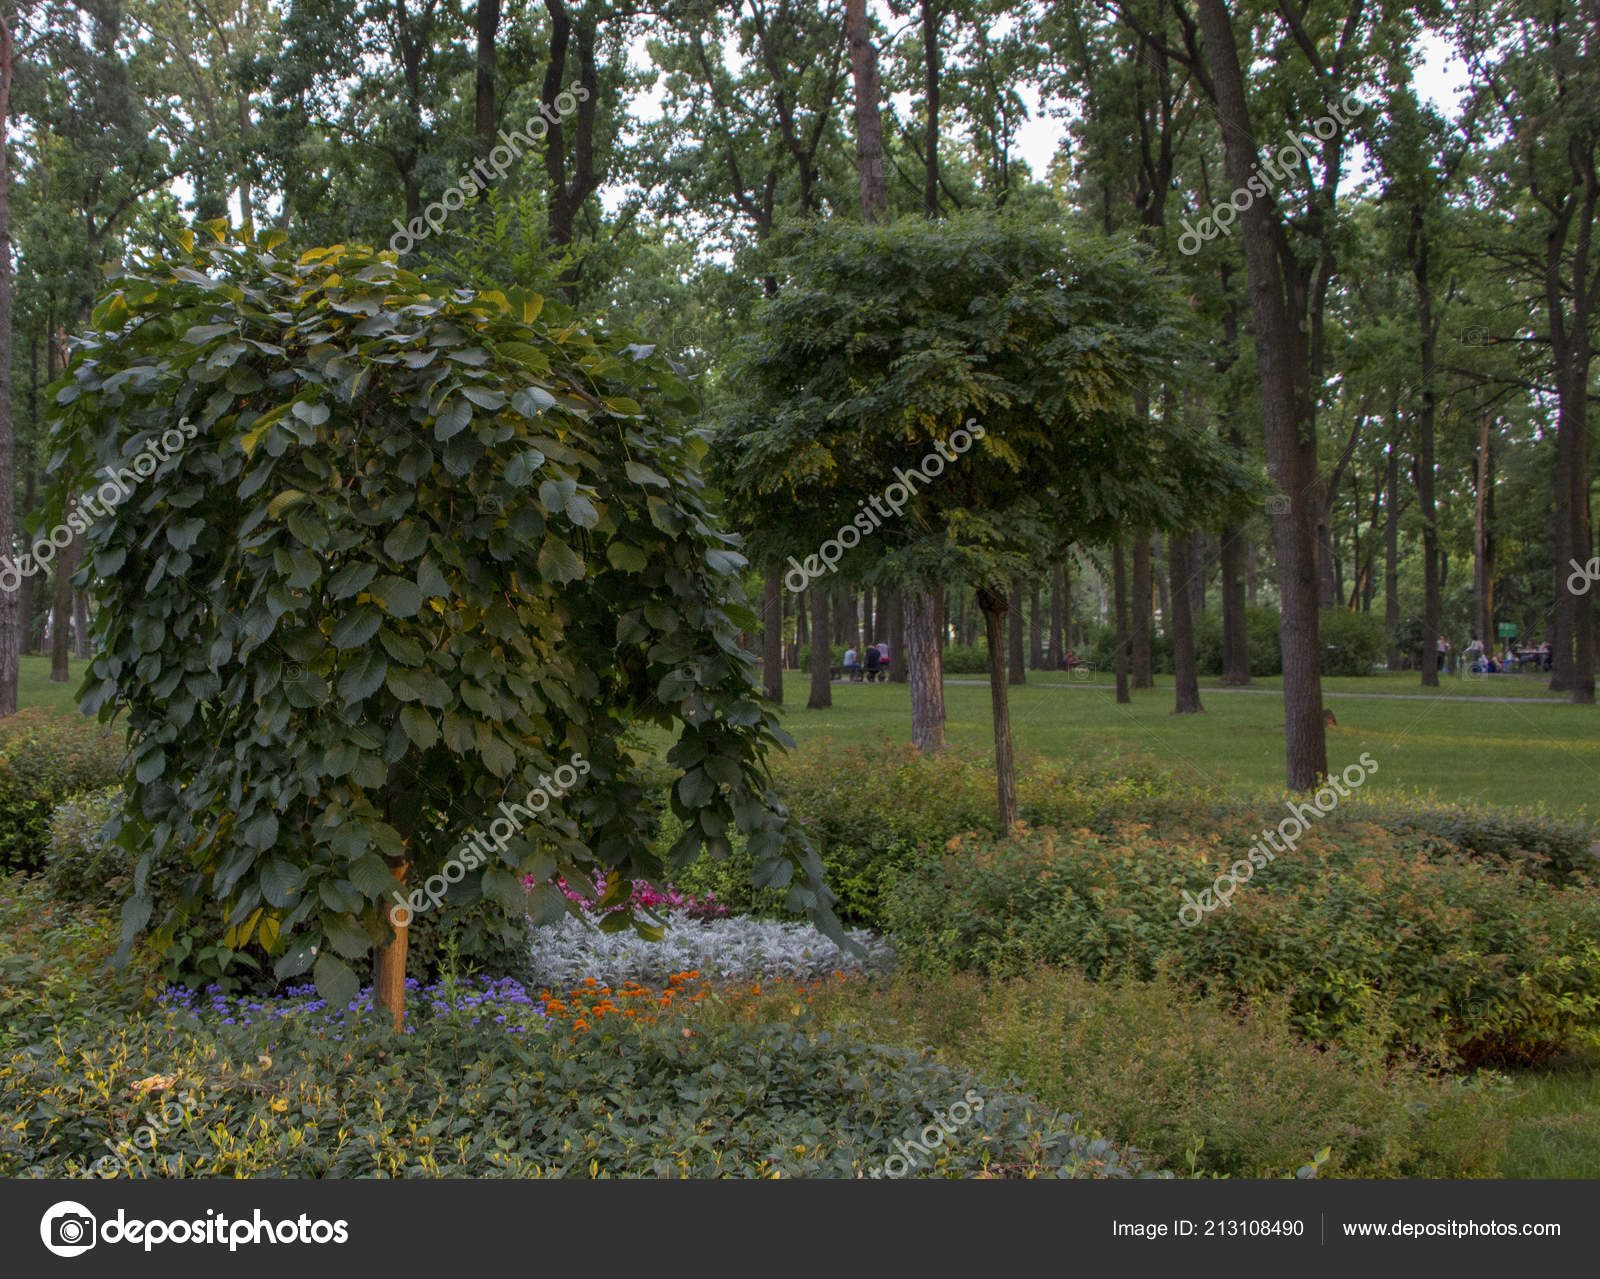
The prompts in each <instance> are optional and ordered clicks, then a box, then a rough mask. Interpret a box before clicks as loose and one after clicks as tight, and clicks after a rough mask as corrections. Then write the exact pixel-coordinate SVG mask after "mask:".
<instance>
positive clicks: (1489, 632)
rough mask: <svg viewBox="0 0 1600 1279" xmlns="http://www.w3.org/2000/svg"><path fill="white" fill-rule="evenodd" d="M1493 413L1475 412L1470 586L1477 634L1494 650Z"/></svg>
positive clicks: (1486, 411)
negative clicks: (1475, 481)
mask: <svg viewBox="0 0 1600 1279" xmlns="http://www.w3.org/2000/svg"><path fill="white" fill-rule="evenodd" d="M1493 420H1494V415H1493V414H1491V413H1490V412H1489V411H1488V410H1487V409H1485V410H1483V411H1482V412H1481V413H1479V414H1478V500H1477V502H1476V503H1475V504H1474V506H1473V512H1472V514H1473V519H1472V586H1473V593H1474V594H1475V595H1476V597H1477V603H1478V638H1480V639H1481V640H1482V641H1483V642H1484V645H1485V647H1486V648H1487V649H1488V650H1489V651H1490V652H1493V651H1494V644H1495V633H1494V534H1493V532H1492V530H1491V528H1490V526H1491V525H1492V524H1493V523H1494V438H1493V434H1492V432H1491V431H1490V426H1491V424H1492V423H1493Z"/></svg>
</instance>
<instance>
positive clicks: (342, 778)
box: [50, 224, 840, 1023]
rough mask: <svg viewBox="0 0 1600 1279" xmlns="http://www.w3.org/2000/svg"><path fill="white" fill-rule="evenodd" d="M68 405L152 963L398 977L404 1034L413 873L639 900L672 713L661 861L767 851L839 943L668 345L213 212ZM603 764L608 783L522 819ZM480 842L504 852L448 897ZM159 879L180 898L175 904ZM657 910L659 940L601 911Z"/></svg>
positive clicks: (587, 781)
mask: <svg viewBox="0 0 1600 1279" xmlns="http://www.w3.org/2000/svg"><path fill="white" fill-rule="evenodd" d="M54 402H55V404H56V405H57V406H58V407H57V414H58V420H57V423H56V428H55V431H56V443H57V456H56V460H55V462H54V464H53V469H54V470H55V473H56V476H57V478H58V492H57V496H56V502H57V509H56V511H55V512H54V513H52V515H51V516H50V518H52V519H54V518H57V517H58V516H60V515H61V514H62V510H61V505H62V503H63V502H64V500H65V494H66V493H67V492H68V491H72V492H78V493H92V492H94V491H95V490H96V486H98V485H104V486H105V487H104V488H103V489H101V492H102V493H104V497H103V498H102V501H101V503H99V504H97V506H96V510H95V512H93V513H91V514H90V515H89V516H88V517H87V519H88V522H89V529H88V533H87V539H86V540H87V556H86V559H87V563H86V564H85V567H84V570H83V572H84V574H85V576H86V578H87V579H88V580H90V581H91V582H92V583H93V585H94V588H95V590H96V591H97V593H98V595H99V597H100V605H101V606H100V608H99V609H98V611H97V614H96V630H97V640H98V643H97V651H98V656H97V657H96V659H95V660H94V662H93V663H92V666H91V668H90V671H89V674H88V675H87V677H86V680H85V683H84V687H83V690H82V698H83V706H84V709H85V710H86V711H88V712H95V711H98V712H99V714H100V716H101V718H102V719H107V718H110V717H111V716H113V715H114V714H116V713H118V712H124V713H125V714H126V718H127V726H128V730H129V744H130V756H129V761H128V769H127V772H128V777H127V786H126V790H127V799H126V807H125V810H124V813H123V816H122V819H121V826H120V833H119V834H118V836H117V837H118V838H119V840H120V841H121V843H122V844H123V845H124V846H125V847H127V848H128V849H130V850H131V851H132V853H133V854H135V855H136V856H137V859H138V860H137V870H136V873H135V877H134V881H135V882H134V890H133V895H132V896H131V898H130V899H129V900H128V901H127V903H126V904H125V907H124V911H123V947H122V955H123V956H124V957H126V955H127V954H128V953H129V951H130V949H131V946H132V945H133V944H134V941H135V939H136V938H137V937H138V936H139V935H140V934H141V933H142V932H145V931H147V930H148V931H150V932H151V933H152V934H153V936H154V939H155V941H156V942H157V943H158V944H159V943H161V942H162V941H164V940H165V941H170V940H171V938H172V937H173V936H174V935H175V933H176V932H177V931H178V930H179V929H187V930H189V931H190V932H191V933H192V931H193V929H194V927H195V926H196V924H197V923H198V924H199V925H200V926H201V927H202V928H203V929H209V930H210V932H211V935H212V936H214V937H215V938H216V939H218V942H219V944H221V945H222V946H223V947H224V948H225V953H231V952H235V951H242V950H243V949H244V948H245V946H246V945H247V943H254V944H255V945H256V946H258V947H259V948H261V949H263V950H265V951H266V952H267V954H268V955H270V956H271V957H272V960H273V964H274V969H275V973H276V975H277V977H278V978H280V979H287V978H290V977H294V976H296V975H297V974H301V973H304V972H306V971H307V970H310V971H312V972H313V974H314V976H315V980H316V983H317V987H318V989H319V991H320V992H321V993H322V994H323V995H324V996H325V997H326V998H327V999H328V1000H329V1001H330V1002H332V1003H335V1004H343V1003H345V1002H348V1001H349V1000H350V999H352V998H353V997H354V996H355V994H356V991H357V988H358V984H359V979H358V976H357V971H358V966H359V965H360V963H361V962H362V961H363V960H365V959H366V958H368V957H369V956H372V957H374V962H375V975H376V983H375V984H376V986H377V990H378V995H379V999H380V1001H381V1002H382V1003H383V1005H384V1006H385V1007H387V1008H389V1009H390V1010H391V1011H392V1012H393V1013H394V1015H395V1017H396V1020H397V1023H398V1020H399V1018H400V1016H401V1014H402V1009H403V999H404V978H405V954H406V937H407V926H406V925H405V924H400V925H398V926H397V925H396V924H395V923H394V922H392V921H391V913H390V903H391V901H392V899H393V895H394V894H395V893H396V892H400V891H402V890H403V889H404V887H405V886H406V885H407V883H408V880H409V882H413V883H414V882H416V881H417V880H419V879H422V878H424V877H428V876H433V875H436V874H443V875H444V878H445V879H448V880H449V881H450V882H451V883H452V884H453V885H454V886H453V887H452V888H451V889H450V900H452V901H454V902H460V903H463V904H465V903H469V902H470V901H472V900H475V899H476V898H477V896H478V895H479V894H482V895H483V896H484V897H487V898H489V899H492V900H493V901H495V902H498V903H499V904H500V905H501V906H503V907H504V908H505V916H506V917H505V921H504V924H505V928H506V929H507V930H514V929H518V928H522V927H525V922H524V917H525V912H527V911H531V913H532V914H533V915H534V917H535V918H536V919H544V920H549V919H553V918H556V917H558V916H559V914H560V912H561V911H562V910H563V909H565V908H566V899H565V897H564V896H563V895H562V894H561V893H560V892H559V891H558V890H557V889H556V888H555V887H554V886H553V881H554V879H555V877H556V876H557V875H560V876H563V877H564V878H565V880H566V882H567V883H568V884H571V885H575V886H577V887H579V888H582V887H583V886H584V885H586V884H588V883H589V882H590V881H591V876H592V875H593V873H594V872H595V871H597V870H598V871H602V872H604V873H605V875H606V881H605V882H606V888H605V900H606V901H608V902H612V903H623V902H626V901H627V900H628V897H629V895H630V891H631V887H632V883H633V881H635V880H638V879H645V880H658V881H659V880H660V879H661V878H662V877H663V876H664V875H665V874H666V873H668V865H664V864H663V859H662V858H661V857H659V856H658V855H656V854H655V853H654V852H653V851H652V840H651V823H650V817H649V813H650V806H649V804H648V803H647V802H646V799H647V796H646V785H647V780H648V779H647V774H646V771H645V770H646V765H647V762H648V761H647V760H646V758H645V757H644V753H643V752H641V751H639V750H638V749H637V748H636V747H635V746H633V745H630V743H632V742H634V741H636V737H635V736H634V734H633V730H635V729H637V728H638V727H640V726H643V725H648V724H654V725H657V726H660V727H661V728H665V729H668V730H671V731H672V732H673V733H674V735H675V741H674V744H673V745H672V747H671V750H670V752H669V755H668V760H669V762H670V763H671V764H673V765H674V766H675V767H676V768H678V769H681V770H682V775H681V777H679V778H678V779H677V780H676V783H675V785H674V786H673V788H672V792H671V806H672V809H673V811H674V812H675V813H676V814H677V815H678V816H679V817H681V818H682V819H683V821H684V823H685V831H684V834H683V837H682V838H681V840H679V841H678V843H677V844H676V845H675V846H674V847H673V848H672V849H671V850H670V851H669V853H668V854H667V856H666V858H665V861H666V863H668V864H670V866H671V867H678V866H681V865H682V864H684V863H686V862H687V861H689V860H691V859H692V858H694V857H695V856H697V855H698V854H699V853H701V852H702V851H704V850H709V851H710V853H711V854H712V855H714V856H716V855H724V856H725V855H726V854H727V853H728V851H729V836H730V833H731V832H732V831H733V830H735V829H737V830H739V831H742V832H745V833H746V834H747V835H748V836H749V846H750V848H751V850H752V851H753V853H754V855H755V860H756V877H757V879H758V881H759V882H761V883H764V884H773V885H784V884H789V885H790V890H789V904H790V906H791V907H792V908H794V909H797V910H802V909H803V910H806V911H807V912H809V913H810V914H811V916H812V918H813V919H814V920H815V921H816V922H817V923H818V925H819V926H821V927H823V928H824V930H825V931H827V932H828V933H829V934H830V935H832V936H835V937H838V936H839V935H840V933H839V928H838V924H837V921H836V920H835V918H834V915H833V912H832V909H831V902H832V897H831V895H830V894H829V893H828V891H827V890H826V889H825V888H824V887H823V885H822V883H821V878H820V874H821V865H820V861H819V859H818V858H817V856H816V854H815V853H814V852H813V851H812V850H811V848H810V847H809V846H808V845H807V844H806V843H805V842H804V840H803V839H802V838H801V837H799V836H798V835H797V834H796V833H794V832H793V831H792V830H791V828H790V827H789V825H788V822H787V816H786V813H785V811H784V809H783V807H782V805H781V803H780V801H779V799H778V796H777V794H776V792H775V791H774V789H773V787H772V783H771V777H770V774H769V772H768V769H767V763H766V759H767V755H768V752H769V751H770V750H771V749H772V748H773V747H774V746H775V745H787V744H788V739H787V738H786V737H785V735H784V734H783V732H782V730H781V729H780V728H779V727H778V726H777V723H776V721H775V719H774V717H773V715H772V713H771V712H770V711H768V710H767V709H765V708H764V707H763V706H762V705H761V702H760V698H759V692H758V688H757V685H756V682H755V676H754V671H753V664H752V661H751V659H750V658H749V657H748V656H747V655H746V654H744V653H743V652H742V651H741V650H740V647H739V644H738V639H737V632H738V629H739V628H740V627H749V626H750V625H751V624H752V622H753V618H752V617H751V616H750V614H749V612H748V610H747V609H746V608H745V607H744V606H743V603H742V598H741V596H740V595H739V589H740V588H739V585H738V572H739V570H740V569H741V568H742V566H743V564H744V560H743V558H742V557H741V556H740V555H739V554H738V553H737V552H736V550H735V549H733V546H732V539H730V538H729V536H728V535H726V534H723V533H721V532H719V531H718V530H717V529H716V528H715V527H714V525H713V522H712V517H711V515H710V513H709V511H708V508H707V505H706V502H705V499H704V497H703V492H702V486H701V481H700V478H699V475H698V462H699V459H700V456H701V454H702V453H703V452H704V448H705V443H704V440H703V439H702V438H701V437H700V436H699V435H697V434H696V433H695V432H693V431H690V430H689V429H687V427H686V420H687V415H688V413H689V412H690V411H691V410H692V409H693V408H694V406H695V401H694V397H693V395H692V394H691V391H690V388H689V387H688V386H687V385H686V384H685V383H684V382H683V381H682V380H680V378H679V377H678V375H677V373H676V372H675V370H674V369H673V367H672V366H671V365H670V364H669V363H668V362H667V361H666V360H664V359H662V358H661V357H660V356H658V355H655V354H654V353H653V352H652V350H651V349H650V348H648V347H643V346H640V345H638V344H636V343H628V342H627V341H626V339H624V338H620V337H614V336H607V335H605V334H602V333H599V332H596V331H595V330H594V329H592V328H590V327H586V326H585V325H583V324H580V323H579V322H577V321H576V320H575V318H574V316H573V315H572V314H571V313H570V312H569V311H567V310H566V309H565V308H564V307H563V306H562V305H561V304H560V303H559V302H558V301H556V300H554V299H545V298H542V297H540V296H537V295H535V294H533V293H530V292H513V293H511V294H500V293H495V292H483V293H474V292H470V291H465V290H450V289H448V288H443V287H439V286H435V285H432V284H430V283H429V281H427V280H426V279H423V278H421V277H419V276H417V275H415V274H412V273H411V272H408V271H405V270H401V269H400V268H399V267H398V266H397V265H396V262H395V259H394V256H393V255H392V254H389V253H375V252H373V251H371V250H369V249H366V248H361V247H345V246H334V247H332V248H325V249H317V250H312V251H310V252H307V253H305V254H304V255H302V256H298V257H296V256H292V255H286V254H284V253H283V251H282V238H281V235H280V234H279V233H276V232H269V233H264V234H263V235H262V236H261V237H259V238H258V239H257V240H256V241H254V242H252V243H238V242H234V241H232V240H230V239H229V238H228V237H227V233H226V231H225V229H224V228H223V227H222V226H221V225H220V224H210V225H207V226H206V227H203V228H201V229H200V230H199V231H198V233H195V234H191V233H185V234H183V235H182V236H181V237H179V244H178V245H177V246H176V247H175V248H174V250H173V252H172V253H171V255H170V256H169V257H168V258H165V259H161V260H150V261H146V262H143V263H141V264H139V265H137V266H136V267H134V268H132V269H131V270H129V271H128V272H127V273H126V274H125V275H124V276H123V277H122V278H120V279H119V280H118V281H116V282H115V284H114V285H113V287H112V288H111V289H110V290H109V291H108V293H107V294H106V295H105V296H104V297H103V299H102V300H101V301H100V303H99V305H98V307H97V309H96V311H95V316H94V330H93V332H92V334H91V336H90V337H88V338H87V339H86V340H85V341H84V342H83V344H82V345H81V347H80V349H79V351H78V352H77V354H76V357H75V358H74V360H73V362H72V364H71V367H70V368H69V370H68V372H67V374H66V375H65V376H64V377H63V379H62V381H61V382H60V383H58V384H57V387H56V388H55V394H54ZM108 476H120V478H119V480H118V483H117V484H111V483H109V482H108V480H107V477H108ZM120 490H125V491H121V492H120V497H118V496H114V495H116V494H118V493H119V491H120ZM574 755H577V756H581V757H582V759H583V762H584V763H585V764H587V765H588V767H589V770H590V771H589V773H588V775H587V776H584V777H583V778H582V780H581V782H579V783H577V784H576V785H574V786H573V787H572V788H571V789H570V790H568V791H567V792H566V793H565V794H559V792H560V790H561V787H559V786H557V787H555V788H554V790H555V791H556V792H557V793H558V794H559V798H557V799H555V800H554V801H553V802H549V803H547V805H546V807H545V808H544V809H543V810H542V811H532V810H533V809H534V807H535V806H534V805H532V804H528V805H523V804H522V801H524V800H528V799H530V796H531V794H532V792H533V791H534V790H535V788H540V787H542V789H543V790H544V791H545V792H546V794H547V795H548V793H549V792H550V791H551V790H552V787H551V784H550V780H549V779H550V777H551V775H552V774H554V773H555V772H556V770H558V769H562V768H563V767H564V766H565V767H570V760H571V758H572V757H573V756H574ZM514 805H522V807H521V808H515V807H511V806H514ZM508 810H509V811H508ZM512 818H514V819H515V820H510V819H512ZM472 842H475V843H476V844H477V847H478V849H479V850H480V852H481V851H487V853H488V854H489V855H488V856H487V858H486V859H485V858H482V857H480V858H477V859H471V858H466V857H464V855H463V854H464V850H465V849H466V848H468V847H470V846H471V843H472ZM452 853H454V856H455V860H456V863H457V866H460V865H461V864H462V862H463V861H465V862H466V864H468V865H473V864H474V862H477V863H480V865H479V867H478V868H475V869H474V870H472V871H471V873H465V872H464V871H462V870H457V871H456V873H455V875H454V877H453V878H452V877H451V876H450V875H449V874H448V872H449V871H450V870H451V869H452V868H451V866H450V862H451V858H452ZM485 861H486V864H481V863H483V862H485ZM156 868H173V869H174V870H175V873H176V879H177V882H178V883H180V884H181V888H179V889H177V890H174V891H172V892H170V893H169V894H168V895H167V896H166V897H164V898H162V897H159V896H158V894H157V893H156V892H155V890H154V889H153V888H152V884H153V883H155V882H156V881H157V880H158V879H159V880H162V882H170V880H169V878H168V877H165V876H164V875H161V874H154V875H153V873H152V872H153V870H154V869H156ZM529 876H531V877H532V879H533V880H534V881H536V884H535V887H534V888H533V890H532V892H531V894H530V892H529V890H527V889H525V888H524V880H525V878H526V877H529ZM158 908H159V911H160V913H159V914H157V910H158ZM630 924H632V925H633V926H635V927H637V928H638V929H639V930H640V931H641V932H644V933H645V934H647V935H651V934H655V935H659V934H658V933H657V932H656V925H655V924H653V923H652V922H651V921H650V920H648V919H646V918H635V917H634V916H633V915H632V914H631V913H629V912H626V911H624V912H619V913H617V914H615V915H612V916H610V917H609V918H608V920H607V924H606V926H607V927H610V928H618V927H627V926H629V925H630Z"/></svg>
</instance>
